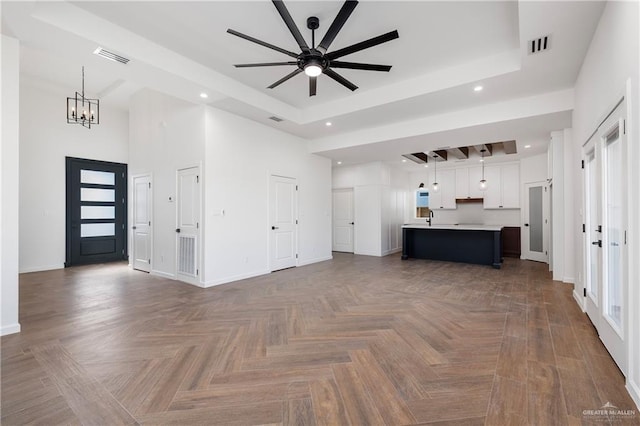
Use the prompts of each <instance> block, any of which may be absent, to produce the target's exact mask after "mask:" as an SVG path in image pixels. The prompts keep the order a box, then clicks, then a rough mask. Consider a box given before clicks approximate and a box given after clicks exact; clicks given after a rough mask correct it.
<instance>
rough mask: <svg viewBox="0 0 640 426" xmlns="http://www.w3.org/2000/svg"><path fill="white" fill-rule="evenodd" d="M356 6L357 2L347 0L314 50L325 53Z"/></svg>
mask: <svg viewBox="0 0 640 426" xmlns="http://www.w3.org/2000/svg"><path fill="white" fill-rule="evenodd" d="M357 5H358V2H357V1H355V0H347V1H345V2H344V4H343V5H342V8H341V9H340V12H338V15H336V19H334V20H333V22H332V23H331V26H330V27H329V29H328V30H327V33H326V34H325V35H324V37H323V38H322V41H321V42H320V44H319V45H318V47H316V49H318V50H319V51H320V52H321V53H322V54H325V53H327V49H328V48H329V46H330V45H331V43H333V40H334V39H335V38H336V36H337V35H338V33H339V32H340V30H341V29H342V26H343V25H344V23H345V22H347V19H349V16H351V13H352V12H353V9H355V8H356V6H357Z"/></svg>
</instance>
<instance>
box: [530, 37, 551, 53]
mask: <svg viewBox="0 0 640 426" xmlns="http://www.w3.org/2000/svg"><path fill="white" fill-rule="evenodd" d="M527 45H528V47H527V49H528V50H529V55H533V54H534V53H540V52H544V51H545V50H549V49H551V35H546V36H543V37H540V38H535V39H533V40H529V41H528V42H527Z"/></svg>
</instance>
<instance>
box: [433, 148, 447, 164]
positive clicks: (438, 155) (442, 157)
mask: <svg viewBox="0 0 640 426" xmlns="http://www.w3.org/2000/svg"><path fill="white" fill-rule="evenodd" d="M447 156H448V155H447V150H446V149H439V150H437V151H433V154H432V155H431V157H433V158H435V160H436V161H447Z"/></svg>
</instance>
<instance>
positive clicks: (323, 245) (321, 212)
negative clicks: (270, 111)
mask: <svg viewBox="0 0 640 426" xmlns="http://www.w3.org/2000/svg"><path fill="white" fill-rule="evenodd" d="M205 165H206V166H205V169H206V172H205V175H206V179H205V180H206V187H205V188H206V189H205V212H206V217H205V247H206V252H205V264H206V283H205V284H206V285H207V286H209V285H216V284H221V283H225V282H230V281H234V280H239V279H243V278H247V277H250V276H255V275H260V274H265V273H269V272H270V268H269V263H270V258H269V236H270V233H271V231H270V230H271V227H270V223H269V217H268V212H269V181H270V176H271V175H279V176H286V177H293V178H296V179H297V181H298V187H299V191H298V219H299V225H298V255H299V257H298V265H305V264H309V263H314V262H319V261H323V260H328V259H331V198H332V196H331V162H330V160H329V159H327V158H324V157H319V156H317V155H315V154H309V152H308V144H307V142H306V141H305V140H304V139H301V138H298V137H296V136H292V135H290V134H287V133H284V132H281V131H279V130H276V129H273V128H271V127H268V126H264V125H262V124H259V123H256V122H254V121H251V120H247V119H245V118H242V117H239V116H236V115H233V114H230V113H228V112H225V111H221V110H218V109H215V108H207V109H206V153H205ZM222 211H224V214H223V213H222Z"/></svg>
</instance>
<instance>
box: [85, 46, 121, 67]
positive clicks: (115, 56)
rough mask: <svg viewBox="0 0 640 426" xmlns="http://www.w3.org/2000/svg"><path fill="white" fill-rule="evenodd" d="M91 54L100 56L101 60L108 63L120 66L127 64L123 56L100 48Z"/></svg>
mask: <svg viewBox="0 0 640 426" xmlns="http://www.w3.org/2000/svg"><path fill="white" fill-rule="evenodd" d="M93 53H94V54H96V55H98V56H102V57H103V58H105V59H108V60H110V61H115V62H120V63H121V64H125V65H126V64H127V62H129V59H127V58H125V57H124V56H120V55H118V54H117V53H113V52H109V51H108V50H105V49H103V48H102V47H98V48H97V49H96V50H94V51H93Z"/></svg>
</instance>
